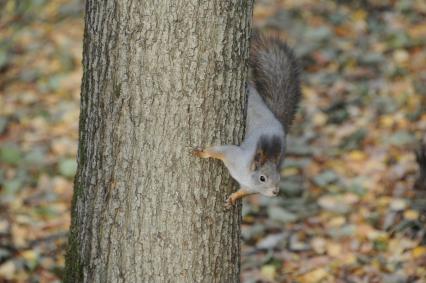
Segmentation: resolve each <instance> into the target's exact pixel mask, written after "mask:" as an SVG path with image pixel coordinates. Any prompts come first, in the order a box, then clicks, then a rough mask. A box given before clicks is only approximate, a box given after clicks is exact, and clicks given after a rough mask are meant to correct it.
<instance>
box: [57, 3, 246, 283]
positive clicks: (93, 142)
mask: <svg viewBox="0 0 426 283" xmlns="http://www.w3.org/2000/svg"><path fill="white" fill-rule="evenodd" d="M251 14H252V1H250V0H249V1H245V0H212V1H198V0H183V1H178V0H167V1H148V0H145V1H131V0H122V1H112V0H98V1H96V0H87V2H86V15H85V36H84V54H83V65H84V74H83V81H82V92H81V116H80V141H79V151H78V170H77V171H78V172H77V176H76V179H75V189H74V199H73V208H72V224H71V229H70V238H69V248H68V253H67V256H66V274H65V281H66V282H102V283H103V282H238V281H239V264H240V263H239V261H240V255H239V245H240V242H239V237H240V228H239V225H240V207H236V208H235V209H233V210H231V211H224V210H223V207H224V206H223V201H224V199H225V197H226V196H227V195H229V194H230V193H231V192H232V191H233V190H234V189H235V183H234V181H232V180H231V179H230V177H229V174H228V172H227V171H226V169H225V168H224V167H223V166H222V164H220V163H219V162H218V161H212V160H199V159H197V158H195V157H192V156H191V154H190V152H191V149H192V148H193V147H196V146H207V145H215V144H224V143H239V142H240V141H241V138H242V135H243V131H244V115H243V112H244V108H245V95H244V94H245V77H246V61H247V60H246V59H247V57H248V38H249V33H250V22H251ZM70 28H72V27H70Z"/></svg>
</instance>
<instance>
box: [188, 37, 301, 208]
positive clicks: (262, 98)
mask: <svg viewBox="0 0 426 283" xmlns="http://www.w3.org/2000/svg"><path fill="white" fill-rule="evenodd" d="M249 63H250V68H251V73H252V79H251V81H249V83H248V102H247V121H246V134H245V138H244V141H243V142H242V143H241V145H240V146H237V145H221V146H213V147H209V148H205V149H201V148H198V149H194V150H193V152H192V153H193V155H195V156H198V157H201V158H215V159H219V160H222V161H223V163H224V164H225V166H226V167H227V168H228V170H229V173H230V174H231V176H232V177H233V178H234V179H235V180H236V181H237V182H238V183H239V185H240V189H239V190H238V191H237V192H235V193H233V194H231V195H230V196H229V197H228V198H227V199H226V201H225V202H226V203H225V206H226V207H227V208H229V207H231V206H233V205H235V203H236V201H237V200H238V199H240V198H242V197H244V196H246V195H249V194H255V193H260V194H262V195H265V196H271V197H272V196H276V195H278V193H279V187H278V184H279V181H280V167H281V164H282V163H283V160H284V157H285V151H286V136H287V133H288V132H289V129H290V126H291V124H292V121H293V119H294V115H295V113H296V110H297V107H298V104H299V100H300V97H301V91H300V80H299V67H298V64H297V61H296V59H295V56H294V55H293V51H292V50H291V49H290V48H289V47H288V46H287V45H286V44H285V43H284V42H282V41H281V40H280V39H279V38H277V37H265V36H261V35H255V36H254V37H252V39H251V50H250V58H249Z"/></svg>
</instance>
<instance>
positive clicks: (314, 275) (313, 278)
mask: <svg viewBox="0 0 426 283" xmlns="http://www.w3.org/2000/svg"><path fill="white" fill-rule="evenodd" d="M326 276H327V271H326V270H325V269H324V268H317V269H314V270H312V271H311V272H308V273H306V274H305V275H304V276H303V277H302V278H301V279H302V280H301V282H303V283H317V282H320V281H321V280H323V279H325V277H326Z"/></svg>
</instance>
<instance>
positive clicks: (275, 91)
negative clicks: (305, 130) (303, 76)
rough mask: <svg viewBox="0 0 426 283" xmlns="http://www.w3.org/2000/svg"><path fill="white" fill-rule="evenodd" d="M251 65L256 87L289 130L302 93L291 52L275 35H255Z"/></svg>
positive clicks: (295, 63) (295, 62)
mask: <svg viewBox="0 0 426 283" xmlns="http://www.w3.org/2000/svg"><path fill="white" fill-rule="evenodd" d="M250 67H251V70H252V80H253V82H254V84H255V87H256V90H257V91H258V93H259V95H260V96H261V97H262V98H263V100H264V101H265V103H266V105H267V106H268V107H269V109H271V111H272V112H273V113H274V114H275V116H276V117H277V118H278V120H279V121H280V122H281V123H282V124H283V125H284V128H285V129H286V131H288V130H289V128H290V126H291V124H292V122H293V119H294V115H295V114H296V110H297V107H298V104H299V100H300V96H301V92H300V79H299V66H298V65H297V61H296V58H295V57H294V55H293V51H292V50H291V49H290V48H289V47H288V46H287V45H286V44H285V43H284V42H282V41H281V40H280V39H279V38H278V37H269V36H268V37H265V36H260V35H254V36H253V37H252V42H251V53H250Z"/></svg>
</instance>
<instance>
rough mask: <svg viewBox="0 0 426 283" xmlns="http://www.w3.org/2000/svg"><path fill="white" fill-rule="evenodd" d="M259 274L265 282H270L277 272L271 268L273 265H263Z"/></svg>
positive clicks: (273, 267)
mask: <svg viewBox="0 0 426 283" xmlns="http://www.w3.org/2000/svg"><path fill="white" fill-rule="evenodd" d="M260 273H261V274H262V277H264V278H265V279H267V280H271V281H272V280H274V278H275V275H276V273H277V271H276V268H275V266H273V265H264V266H262V269H261V270H260Z"/></svg>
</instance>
